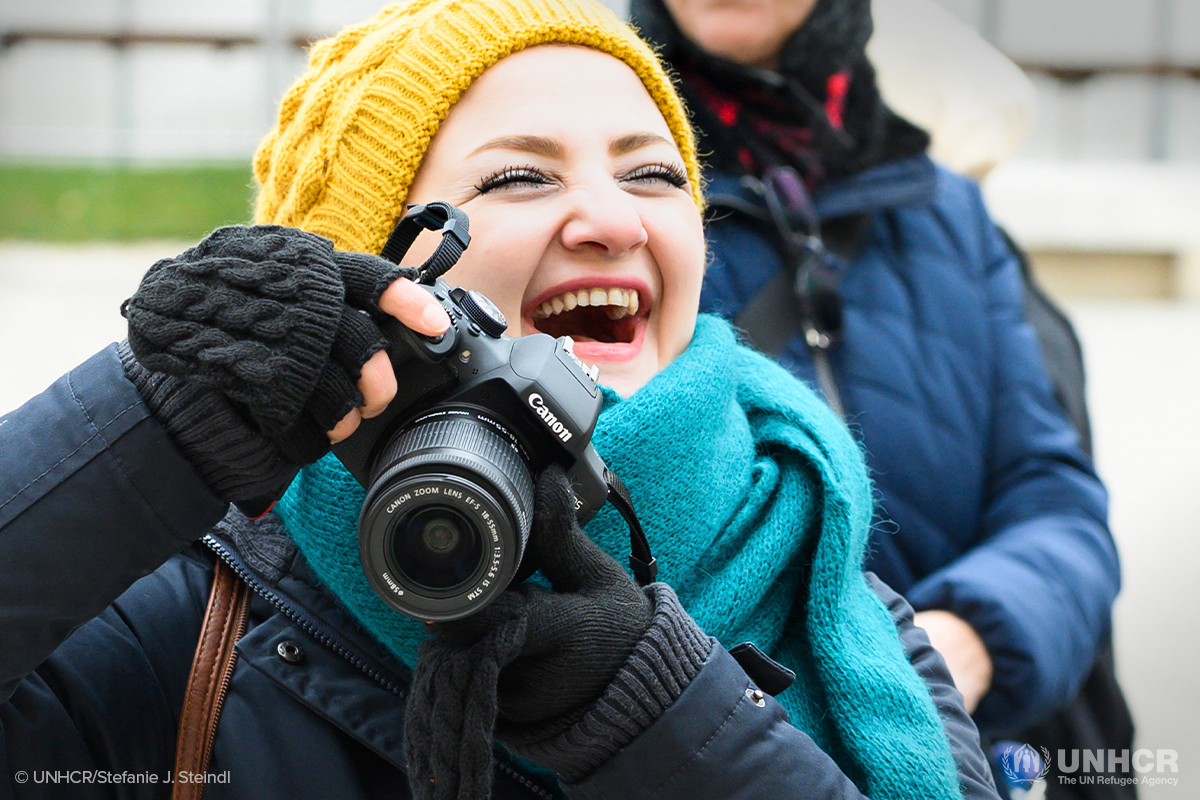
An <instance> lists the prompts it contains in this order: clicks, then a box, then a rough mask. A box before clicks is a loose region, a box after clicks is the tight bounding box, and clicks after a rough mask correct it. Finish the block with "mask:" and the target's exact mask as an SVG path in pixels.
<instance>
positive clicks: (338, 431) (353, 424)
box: [326, 408, 362, 444]
mask: <svg viewBox="0 0 1200 800" xmlns="http://www.w3.org/2000/svg"><path fill="white" fill-rule="evenodd" d="M360 422H362V412H360V411H359V410H358V409H357V408H352V409H350V413H349V414H347V415H346V416H344V417H342V421H341V422H339V423H338V424H337V425H334V426H333V430H331V431H329V433H327V434H326V435H327V436H328V437H329V443H330V444H337V443H338V442H340V441H342V440H343V439H345V438H347V437H349V436H350V434H352V433H354V432H355V431H356V430H358V424H359V423H360Z"/></svg>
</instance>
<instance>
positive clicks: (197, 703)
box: [171, 558, 250, 800]
mask: <svg viewBox="0 0 1200 800" xmlns="http://www.w3.org/2000/svg"><path fill="white" fill-rule="evenodd" d="M249 613H250V588H249V587H248V586H247V585H246V583H245V581H243V580H242V579H241V578H239V577H238V575H237V573H236V572H234V571H233V569H232V568H231V567H230V566H229V565H227V564H226V563H225V562H224V561H222V560H221V559H219V558H218V559H217V569H216V573H215V574H214V575H213V585H212V592H211V594H209V596H208V610H207V611H206V612H205V614H204V624H203V626H202V627H201V628H200V642H199V643H198V644H197V645H196V655H195V657H194V658H193V659H192V674H191V675H190V676H189V677H188V686H187V694H186V695H184V698H183V713H181V714H180V716H179V737H178V739H177V740H176V743H175V786H174V789H173V790H172V791H171V797H172V800H200V797H201V795H202V794H204V783H203V781H200V782H192V781H188V782H182V781H180V776H181V775H201V774H203V773H204V771H205V770H206V769H208V759H209V756H210V755H211V754H212V743H213V739H214V738H215V736H216V732H217V720H218V719H219V718H220V716H221V706H222V705H223V704H224V702H225V692H226V690H228V688H229V679H230V677H231V676H232V675H233V663H234V661H236V660H237V651H236V650H235V649H234V647H233V646H234V644H235V643H236V642H237V640H238V639H240V638H241V637H242V634H243V633H245V632H246V620H247V617H248V616H249Z"/></svg>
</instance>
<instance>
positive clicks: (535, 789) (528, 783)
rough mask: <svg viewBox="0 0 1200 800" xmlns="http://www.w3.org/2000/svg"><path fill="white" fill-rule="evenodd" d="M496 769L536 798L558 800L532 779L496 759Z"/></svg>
mask: <svg viewBox="0 0 1200 800" xmlns="http://www.w3.org/2000/svg"><path fill="white" fill-rule="evenodd" d="M496 768H497V769H499V770H500V771H501V772H503V773H504V774H505V775H507V776H508V777H510V778H512V779H513V780H514V781H516V782H517V783H519V784H521V786H523V787H525V788H526V789H527V790H528V791H529V793H530V794H532V795H533V796H534V797H540V798H542V800H558V798H557V797H556V796H555V795H553V794H551V793H550V792H547V791H546V790H545V789H543V788H542V787H540V786H538V785H537V784H536V783H534V782H533V781H532V780H531V779H530V778H528V777H527V776H525V775H522V774H521V773H520V772H517V770H515V769H513V768H512V766H510V765H508V764H505V763H504V762H503V761H500V760H498V759H496Z"/></svg>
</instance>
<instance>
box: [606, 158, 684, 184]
mask: <svg viewBox="0 0 1200 800" xmlns="http://www.w3.org/2000/svg"><path fill="white" fill-rule="evenodd" d="M621 180H623V181H640V182H652V181H659V180H661V181H666V182H667V183H669V184H671V185H672V186H674V187H675V188H677V189H682V188H683V187H684V186H687V182H688V179H687V173H686V172H684V171H683V167H680V166H679V165H677V164H667V163H665V162H662V161H660V162H658V163H656V164H646V165H645V166H641V167H638V168H636V169H634V170H632V171H630V172H627V173H625V174H624V175H622V176H621Z"/></svg>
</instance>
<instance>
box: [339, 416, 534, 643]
mask: <svg viewBox="0 0 1200 800" xmlns="http://www.w3.org/2000/svg"><path fill="white" fill-rule="evenodd" d="M532 514H533V478H532V476H531V474H530V470H529V467H528V461H527V459H526V458H525V456H524V453H523V450H522V448H521V445H520V443H519V442H518V441H517V439H516V437H515V436H513V434H512V433H511V432H510V431H508V429H507V428H505V427H504V426H503V425H502V424H501V423H499V422H498V421H496V420H495V419H493V418H492V417H490V416H488V415H487V414H484V413H483V412H482V411H480V410H479V409H476V408H471V407H465V408H463V407H459V408H454V407H450V408H446V407H439V408H438V409H437V410H436V411H432V412H429V413H427V414H425V415H423V416H421V417H418V418H417V419H416V420H414V421H412V422H411V423H409V424H407V425H405V426H404V427H403V428H402V429H401V430H400V431H399V432H397V433H396V434H395V435H394V436H393V437H392V438H391V439H390V440H389V441H388V442H387V444H386V445H385V446H384V447H383V449H382V450H381V451H380V454H379V457H378V458H377V459H376V460H375V466H374V469H373V470H372V477H371V481H370V484H369V488H368V490H367V498H366V501H365V502H364V503H363V511H362V516H361V517H360V518H359V557H360V559H361V561H362V565H363V570H364V572H365V573H366V576H367V580H368V581H369V582H370V583H371V586H372V588H373V589H374V590H375V591H376V593H377V594H379V596H380V597H382V598H383V599H384V601H385V602H387V603H388V604H389V605H390V606H392V607H393V608H395V609H396V610H397V611H400V612H401V613H403V614H407V615H408V616H411V617H415V618H417V619H421V620H427V621H446V620H452V619H459V618H462V617H465V616H468V615H470V614H472V613H474V612H475V611H477V610H479V609H480V608H483V607H484V606H486V605H487V604H488V603H489V602H491V600H492V599H493V598H494V597H495V595H496V594H498V593H499V592H501V591H503V590H504V589H505V588H506V587H507V586H508V584H509V583H510V582H511V581H512V578H513V575H514V574H516V571H517V567H518V566H519V564H520V562H521V557H522V556H523V555H524V551H525V544H526V542H527V541H528V539H529V527H530V523H531V518H532Z"/></svg>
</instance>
